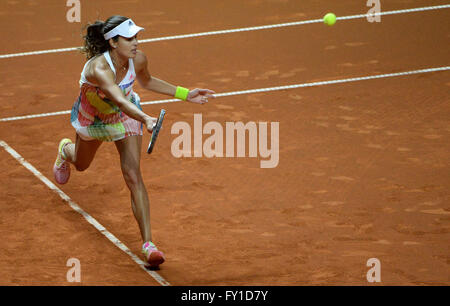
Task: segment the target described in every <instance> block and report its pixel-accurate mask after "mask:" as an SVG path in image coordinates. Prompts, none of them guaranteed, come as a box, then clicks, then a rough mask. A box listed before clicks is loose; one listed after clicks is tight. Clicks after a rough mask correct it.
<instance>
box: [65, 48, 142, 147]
mask: <svg viewBox="0 0 450 306" xmlns="http://www.w3.org/2000/svg"><path fill="white" fill-rule="evenodd" d="M102 56H104V57H105V59H106V61H107V62H108V64H109V66H110V67H111V69H112V71H113V72H114V74H116V70H115V68H114V65H113V63H112V61H111V56H110V54H109V52H108V51H107V52H105V53H103V55H102ZM91 60H93V58H92V59H90V60H89V61H88V62H87V63H86V65H85V66H84V69H83V72H82V73H81V79H80V89H81V91H80V96H79V97H78V99H77V101H75V103H74V105H73V107H72V112H71V116H70V117H71V118H70V121H71V123H72V126H73V127H74V128H75V130H76V132H77V134H78V135H79V136H80V137H81V138H82V139H84V140H94V139H97V140H100V141H116V140H120V139H123V138H125V137H128V136H134V135H142V128H143V124H142V123H141V122H139V121H137V120H135V119H133V118H130V117H129V116H128V115H126V114H125V113H124V112H122V111H121V110H120V109H119V107H118V106H117V105H115V104H114V102H112V101H111V100H109V99H108V98H107V97H106V96H105V94H104V93H103V92H102V91H101V90H100V88H98V87H97V86H95V85H94V84H92V83H89V81H87V79H86V77H85V71H86V67H87V66H88V64H89V63H90V61H91ZM128 63H129V64H128V71H127V74H126V75H125V77H124V78H123V80H122V81H121V82H120V83H119V87H120V89H122V92H123V94H124V95H125V97H126V98H127V99H128V100H129V101H130V102H131V103H133V104H134V105H136V106H137V107H138V108H139V109H141V110H142V108H141V105H140V99H139V96H138V95H137V94H136V93H135V92H134V91H133V83H134V81H135V79H136V73H135V70H134V64H133V59H131V58H130V59H129V62H128Z"/></svg>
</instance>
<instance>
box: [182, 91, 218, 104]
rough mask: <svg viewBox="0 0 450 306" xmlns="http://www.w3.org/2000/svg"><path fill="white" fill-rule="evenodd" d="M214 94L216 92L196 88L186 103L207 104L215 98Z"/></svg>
mask: <svg viewBox="0 0 450 306" xmlns="http://www.w3.org/2000/svg"><path fill="white" fill-rule="evenodd" d="M214 94H215V92H214V91H213V90H210V89H199V88H196V89H194V90H191V91H189V94H188V96H187V99H186V101H188V102H193V103H199V104H205V103H206V102H208V99H209V98H215V97H214Z"/></svg>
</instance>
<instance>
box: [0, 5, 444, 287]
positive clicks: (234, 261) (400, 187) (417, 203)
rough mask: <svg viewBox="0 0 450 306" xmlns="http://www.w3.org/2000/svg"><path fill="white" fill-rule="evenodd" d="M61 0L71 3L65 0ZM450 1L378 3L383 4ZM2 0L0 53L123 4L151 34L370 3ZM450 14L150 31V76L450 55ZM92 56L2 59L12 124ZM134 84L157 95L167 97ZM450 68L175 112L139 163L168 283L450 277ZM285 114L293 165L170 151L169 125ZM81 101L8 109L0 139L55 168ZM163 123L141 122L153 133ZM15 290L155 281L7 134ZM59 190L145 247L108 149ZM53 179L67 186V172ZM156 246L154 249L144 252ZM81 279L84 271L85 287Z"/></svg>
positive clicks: (63, 96)
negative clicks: (375, 264) (75, 264)
mask: <svg viewBox="0 0 450 306" xmlns="http://www.w3.org/2000/svg"><path fill="white" fill-rule="evenodd" d="M57 2H58V3H57ZM443 4H448V3H447V1H444V0H439V1H434V0H427V1H425V0H416V1H412V0H411V1H405V0H402V1H400V0H395V1H394V0H393V1H382V11H391V10H400V9H409V8H417V7H426V6H434V5H443ZM68 9H69V8H68V7H66V6H65V1H50V0H45V1H44V0H42V1H33V2H31V1H9V0H8V1H6V0H5V1H2V2H1V4H0V17H1V18H0V27H1V29H2V30H1V31H2V32H1V33H2V34H1V37H2V41H3V44H2V46H1V47H0V54H2V55H4V54H13V53H19V52H29V51H38V50H49V49H59V48H67V47H77V46H80V45H81V44H82V41H81V38H80V31H81V28H82V26H83V25H84V24H86V23H87V22H93V21H95V20H96V19H97V18H99V19H102V20H105V19H106V18H107V17H109V16H110V15H114V14H120V15H124V16H128V17H131V18H133V20H134V21H135V22H136V23H137V24H138V25H141V26H143V27H145V28H146V31H145V32H143V33H142V34H141V35H140V37H139V38H140V39H146V38H156V37H164V36H171V35H178V34H190V33H198V32H207V31H215V30H224V29H235V28H242V27H250V26H260V25H267V24H278V23H285V22H293V21H300V20H313V19H318V18H321V17H322V16H323V15H324V14H325V13H327V12H330V11H331V12H334V13H335V14H336V15H337V16H348V15H355V14H365V13H367V11H368V10H369V8H368V7H366V1H350V0H345V1H312V0H304V1H300V0H296V1H295V0H249V1H238V0H228V1H207V0H195V1H177V0H166V1H137V0H136V1H103V0H102V1H100V0H98V1H81V17H82V20H81V23H68V22H67V21H66V12H67V10H68ZM449 29H450V9H448V8H447V9H437V10H430V11H424V12H415V13H408V14H396V15H388V16H382V17H381V22H380V23H369V22H368V21H367V19H365V18H360V19H354V20H342V21H338V22H337V23H336V25H335V26H333V27H328V26H325V25H323V24H320V23H313V24H306V25H301V26H292V27H282V28H277V29H268V30H260V31H248V32H242V33H232V34H223V35H212V36H204V37H198V38H186V39H178V40H165V41H161V42H151V43H142V44H140V46H139V48H140V49H141V50H143V51H144V52H145V53H146V54H147V56H148V57H149V61H150V66H149V70H150V72H151V73H152V74H153V75H154V76H156V77H158V78H161V79H163V80H166V81H168V82H170V83H172V84H177V85H182V86H185V87H189V88H195V87H201V88H210V89H213V90H215V91H216V92H217V93H224V92H231V91H239V90H248V89H255V88H267V87H273V86H283V85H291V84H303V83H310V82H316V81H326V80H339V79H347V78H352V77H361V76H370V75H377V74H386V73H395V72H405V71H413V70H418V69H428V68H437V67H445V66H450V65H449V64H450V57H449V54H450V43H449V40H450V32H449ZM84 63H85V58H84V57H83V55H81V54H79V53H78V52H76V51H71V52H57V53H50V54H41V55H29V56H20V57H12V58H1V59H0V67H1V69H0V76H1V78H0V85H1V88H2V90H1V92H0V114H1V115H0V118H9V117H15V116H22V115H32V114H41V113H49V112H56V111H65V110H69V109H70V108H71V107H72V104H73V102H74V100H75V99H76V98H77V96H78V94H79V88H78V80H79V76H80V72H81V70H82V67H83V65H84ZM135 90H136V92H138V93H139V95H140V96H141V99H142V101H152V100H160V99H166V98H169V97H166V96H162V95H158V94H156V93H152V92H145V91H143V90H142V88H140V87H139V85H136V86H135ZM449 92H450V72H449V71H448V70H446V71H441V72H432V73H421V74H414V75H409V76H399V77H391V78H381V79H376V80H367V81H357V82H350V83H342V84H334V85H323V86H315V87H308V88H298V89H291V90H282V91H271V92H265V93H258V94H243V95H235V96H230V97H221V98H217V99H215V100H212V101H210V103H209V104H206V105H203V106H200V105H196V104H190V103H184V102H179V103H178V102H177V103H168V104H154V105H146V106H143V109H144V111H145V112H147V113H149V114H152V115H154V116H157V114H158V113H159V111H160V109H161V108H165V109H166V110H167V115H166V118H165V121H164V129H163V130H162V131H161V133H160V135H159V138H158V142H157V146H156V147H155V150H154V152H153V154H151V155H147V154H144V151H145V148H143V149H142V151H143V157H142V161H141V166H142V172H143V175H144V180H145V182H146V185H147V188H148V191H149V194H150V203H151V220H152V232H153V238H154V241H155V243H156V245H157V246H158V247H159V248H160V249H161V250H162V251H163V252H164V253H165V255H166V262H165V263H164V264H163V265H162V266H161V269H160V270H159V271H156V272H157V273H158V275H160V276H161V277H162V278H163V279H164V280H165V281H167V282H168V283H170V284H171V285H289V286H291V285H295V286H297V285H373V284H371V283H368V282H367V279H366V273H367V271H368V270H369V269H370V267H367V266H366V263H367V261H368V259H369V258H377V259H379V260H380V262H381V283H379V284H381V285H423V284H424V285H449V284H450V282H449V275H450V273H449V272H450V270H449V264H450V262H449V260H450V258H449V241H450V234H449V229H450V223H449V220H450V218H449V215H450V205H449V201H450V192H449V188H450V103H449V102H450V95H449ZM194 114H202V116H203V123H204V124H205V123H206V122H210V121H216V122H219V123H220V124H221V125H222V126H224V127H225V124H226V122H237V121H242V122H244V123H247V122H279V130H280V132H279V164H278V166H277V167H275V168H272V169H263V168H261V167H260V161H261V160H264V158H262V157H257V158H250V157H244V158H206V157H202V158H193V157H192V158H175V157H174V156H173V155H172V154H171V143H172V141H173V140H174V139H175V137H176V136H177V135H172V134H171V126H172V125H173V124H174V123H176V122H179V121H186V122H188V123H190V124H191V125H192V126H193V122H194ZM69 119H70V116H69V115H67V114H66V115H59V116H46V117H41V118H32V119H21V120H12V121H2V122H0V140H2V141H4V142H5V143H6V144H7V145H9V146H10V147H11V148H12V149H14V150H15V151H16V152H18V153H19V154H20V155H21V156H22V157H23V158H24V159H25V160H26V161H27V162H29V163H30V164H31V165H33V166H34V167H35V168H36V169H37V170H38V171H40V172H41V173H42V175H43V176H45V177H47V178H48V179H50V180H51V181H53V182H54V179H53V174H52V171H51V169H52V166H53V162H54V159H55V156H56V148H57V145H58V143H59V141H60V139H61V138H63V137H70V138H71V139H74V137H75V132H74V129H73V128H72V126H71V125H70V121H69ZM148 139H149V135H148V134H145V136H144V143H145V145H146V144H147V142H148ZM0 166H1V169H2V171H1V173H0V181H1V184H0V209H1V210H0V216H1V218H0V250H1V251H0V284H1V285H73V283H69V282H67V279H66V273H67V271H68V270H69V267H67V266H66V263H67V260H68V259H70V258H77V259H79V260H80V263H81V278H82V282H81V284H82V285H150V286H159V285H160V283H158V282H157V281H156V280H155V279H154V278H153V277H152V276H151V275H150V274H149V273H147V272H146V271H144V270H143V269H142V268H141V267H140V266H139V265H138V264H137V263H136V262H134V261H133V260H132V259H131V257H130V256H129V255H128V254H126V253H125V252H123V251H122V250H120V249H119V248H118V247H117V246H116V245H114V244H113V243H112V242H111V241H110V240H108V239H107V238H106V237H105V236H104V235H102V234H101V233H100V232H99V231H98V230H97V229H96V228H94V227H93V226H92V225H90V224H89V223H88V222H87V221H86V220H85V219H84V218H83V217H82V216H81V215H80V214H79V213H77V212H76V211H74V210H73V209H72V208H71V207H70V206H69V205H68V203H67V202H66V201H65V200H63V199H62V198H61V197H60V196H59V195H58V194H57V193H56V192H55V191H53V190H51V189H50V188H49V187H48V186H46V185H45V184H44V183H43V182H42V181H41V180H39V179H38V178H37V177H36V176H34V175H33V174H32V173H31V172H30V171H29V170H28V169H26V168H25V167H24V166H22V165H21V164H19V162H18V161H17V160H16V159H14V158H13V156H11V155H10V154H9V153H8V152H7V151H6V150H5V149H4V148H1V147H0ZM72 170H73V171H72V176H71V179H70V181H69V183H68V184H67V185H64V186H58V187H59V188H60V189H61V190H62V191H63V192H64V193H65V194H67V195H68V196H69V197H70V198H71V199H72V201H74V202H75V203H77V204H78V205H79V206H80V207H81V208H82V209H83V210H84V211H85V212H87V213H88V214H89V215H91V216H92V217H93V218H95V219H96V220H97V221H98V222H99V223H100V224H102V225H103V226H104V227H105V228H106V229H107V230H108V231H109V232H111V233H112V234H114V235H115V236H116V237H117V238H118V239H119V240H120V241H121V242H122V243H123V244H124V245H126V246H127V247H128V248H129V249H130V250H131V252H133V253H134V254H136V255H138V256H141V253H140V248H141V239H140V234H139V229H138V226H137V223H136V221H135V219H134V217H133V213H132V210H131V205H130V200H129V191H128V189H127V188H126V185H125V183H124V181H123V178H122V174H121V171H120V164H119V156H118V153H117V151H116V148H115V146H114V145H113V144H112V143H104V144H103V145H102V146H101V147H100V149H99V151H98V153H97V156H96V158H95V159H94V162H93V164H92V165H91V167H90V168H89V169H88V170H87V171H85V172H82V173H80V172H76V171H74V169H72ZM55 184H56V183H55ZM140 258H141V259H143V257H140ZM76 284H77V283H75V285H76Z"/></svg>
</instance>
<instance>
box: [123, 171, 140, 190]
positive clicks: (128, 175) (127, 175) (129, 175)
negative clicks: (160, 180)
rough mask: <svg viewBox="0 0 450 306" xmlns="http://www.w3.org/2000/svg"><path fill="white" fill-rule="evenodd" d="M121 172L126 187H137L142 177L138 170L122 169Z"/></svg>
mask: <svg viewBox="0 0 450 306" xmlns="http://www.w3.org/2000/svg"><path fill="white" fill-rule="evenodd" d="M122 173H123V178H124V179H125V182H126V183H127V185H128V187H130V188H133V187H137V186H139V185H140V184H141V183H142V177H141V174H140V172H139V171H136V170H134V169H122Z"/></svg>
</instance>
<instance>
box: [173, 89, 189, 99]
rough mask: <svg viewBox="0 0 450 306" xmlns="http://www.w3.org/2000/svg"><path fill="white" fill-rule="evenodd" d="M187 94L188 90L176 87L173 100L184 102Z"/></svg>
mask: <svg viewBox="0 0 450 306" xmlns="http://www.w3.org/2000/svg"><path fill="white" fill-rule="evenodd" d="M188 94H189V89H187V88H184V87H181V86H178V87H177V91H176V92H175V98H177V99H180V100H183V101H186V99H187V96H188Z"/></svg>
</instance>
